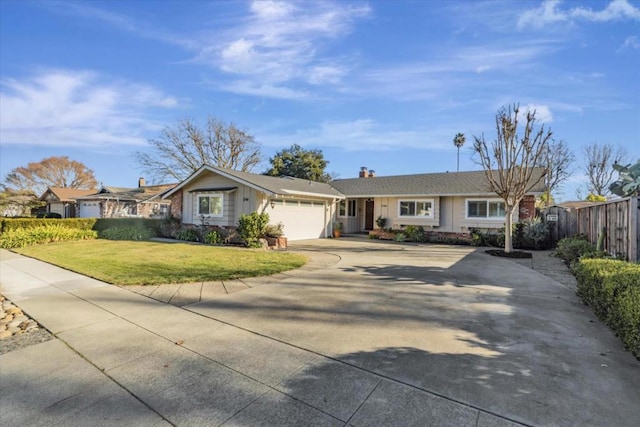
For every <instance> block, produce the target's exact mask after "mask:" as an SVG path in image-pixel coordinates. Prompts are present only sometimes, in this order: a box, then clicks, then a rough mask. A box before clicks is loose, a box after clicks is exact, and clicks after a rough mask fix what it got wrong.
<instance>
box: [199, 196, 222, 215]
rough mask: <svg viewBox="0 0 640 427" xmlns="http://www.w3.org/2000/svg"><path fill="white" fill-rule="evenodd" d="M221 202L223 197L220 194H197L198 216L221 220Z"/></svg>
mask: <svg viewBox="0 0 640 427" xmlns="http://www.w3.org/2000/svg"><path fill="white" fill-rule="evenodd" d="M223 202H224V196H223V195H222V194H199V195H198V215H204V216H209V217H217V218H222V216H223V211H222V207H223V206H224V204H223Z"/></svg>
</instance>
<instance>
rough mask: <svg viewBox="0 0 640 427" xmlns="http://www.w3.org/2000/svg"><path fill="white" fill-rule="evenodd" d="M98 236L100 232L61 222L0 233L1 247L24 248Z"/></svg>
mask: <svg viewBox="0 0 640 427" xmlns="http://www.w3.org/2000/svg"><path fill="white" fill-rule="evenodd" d="M97 237H98V233H97V232H96V231H94V230H82V229H78V228H69V227H65V226H63V225H60V224H44V225H39V226H37V227H28V228H18V229H15V230H9V231H6V232H4V233H2V234H1V235H0V248H4V249H11V248H23V247H25V246H33V245H41V244H44V243H52V242H65V241H71V240H89V239H95V238H97Z"/></svg>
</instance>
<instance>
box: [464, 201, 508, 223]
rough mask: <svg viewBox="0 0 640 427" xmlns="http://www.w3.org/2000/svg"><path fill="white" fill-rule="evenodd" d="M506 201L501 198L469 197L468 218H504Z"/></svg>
mask: <svg viewBox="0 0 640 427" xmlns="http://www.w3.org/2000/svg"><path fill="white" fill-rule="evenodd" d="M504 215H505V208H504V201H503V200H500V199H467V216H466V217H467V219H504Z"/></svg>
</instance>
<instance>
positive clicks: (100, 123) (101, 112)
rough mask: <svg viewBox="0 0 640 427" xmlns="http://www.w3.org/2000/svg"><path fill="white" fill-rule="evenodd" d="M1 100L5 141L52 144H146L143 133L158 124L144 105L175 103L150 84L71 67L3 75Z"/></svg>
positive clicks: (0, 132)
mask: <svg viewBox="0 0 640 427" xmlns="http://www.w3.org/2000/svg"><path fill="white" fill-rule="evenodd" d="M0 103H1V104H2V110H3V111H2V115H1V116H0V139H1V140H2V143H3V144H33V145H44V146H56V147H59V146H82V147H105V146H108V145H113V144H127V145H128V144H144V143H145V141H146V138H144V137H143V134H144V133H145V132H147V131H149V130H156V129H158V128H159V126H158V124H156V123H155V122H153V121H152V120H150V119H149V118H148V117H147V112H148V110H149V109H152V108H171V107H176V106H178V101H177V100H176V99H175V98H172V97H170V96H167V95H165V94H163V93H162V92H160V91H159V90H157V89H155V88H153V87H150V86H147V85H143V84H138V83H131V82H124V81H114V82H107V81H104V79H103V78H102V77H100V76H99V75H97V74H95V73H92V72H89V71H70V70H46V71H43V72H41V73H40V74H38V75H36V76H34V77H32V78H27V79H22V80H18V79H10V78H7V79H3V80H1V81H0Z"/></svg>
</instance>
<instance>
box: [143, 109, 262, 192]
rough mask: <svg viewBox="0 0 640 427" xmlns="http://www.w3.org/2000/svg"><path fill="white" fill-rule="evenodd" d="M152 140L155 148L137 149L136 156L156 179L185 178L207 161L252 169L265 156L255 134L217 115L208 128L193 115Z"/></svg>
mask: <svg viewBox="0 0 640 427" xmlns="http://www.w3.org/2000/svg"><path fill="white" fill-rule="evenodd" d="M149 143H150V144H151V147H152V150H151V152H137V153H135V157H136V160H137V162H138V163H139V164H140V166H141V167H142V169H143V171H144V172H145V173H147V174H149V175H150V176H152V177H153V178H155V179H164V178H167V177H170V178H173V179H176V180H178V181H182V180H183V179H185V178H186V177H188V176H189V175H190V174H191V173H193V172H194V171H196V170H198V169H199V168H200V167H201V166H202V165H205V164H206V165H211V166H218V167H222V168H226V169H234V170H240V171H243V172H249V171H251V170H252V169H253V168H254V167H255V166H256V165H257V164H258V163H260V160H261V153H260V144H258V143H257V142H256V141H255V139H254V138H253V136H252V135H250V134H248V133H247V132H245V131H243V130H240V129H238V128H237V127H236V126H235V125H234V124H233V123H230V124H229V125H227V124H225V123H224V122H222V121H220V120H218V119H216V118H214V117H209V118H208V119H207V123H206V126H205V127H204V129H201V128H199V127H198V126H197V125H196V124H194V123H193V121H191V120H189V119H185V120H181V121H179V122H178V123H177V124H176V125H175V126H173V127H170V126H167V127H165V128H164V129H163V130H162V132H161V133H160V136H159V137H158V138H157V139H152V140H150V141H149Z"/></svg>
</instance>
